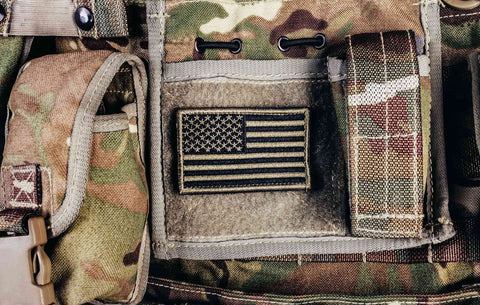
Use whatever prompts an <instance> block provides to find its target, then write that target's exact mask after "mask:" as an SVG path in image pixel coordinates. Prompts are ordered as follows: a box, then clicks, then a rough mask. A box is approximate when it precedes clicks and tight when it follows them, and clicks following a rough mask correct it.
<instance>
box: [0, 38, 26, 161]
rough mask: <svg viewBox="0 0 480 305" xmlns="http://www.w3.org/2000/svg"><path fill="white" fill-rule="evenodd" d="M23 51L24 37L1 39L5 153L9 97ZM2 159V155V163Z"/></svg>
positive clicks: (0, 126)
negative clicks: (5, 128) (5, 129)
mask: <svg viewBox="0 0 480 305" xmlns="http://www.w3.org/2000/svg"><path fill="white" fill-rule="evenodd" d="M22 49H23V38H22V37H8V38H5V37H3V38H0V151H3V145H4V144H5V132H4V127H5V119H6V117H7V103H8V97H9V95H10V90H11V88H12V86H13V82H14V80H15V75H16V73H17V71H18V68H19V62H20V56H21V54H22ZM2 158H3V156H2V155H0V161H1V159H2Z"/></svg>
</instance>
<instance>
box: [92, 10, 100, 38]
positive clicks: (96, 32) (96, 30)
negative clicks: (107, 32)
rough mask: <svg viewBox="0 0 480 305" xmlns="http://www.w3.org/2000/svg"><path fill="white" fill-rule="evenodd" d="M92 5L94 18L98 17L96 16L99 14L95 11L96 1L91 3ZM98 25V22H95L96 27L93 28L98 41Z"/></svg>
mask: <svg viewBox="0 0 480 305" xmlns="http://www.w3.org/2000/svg"><path fill="white" fill-rule="evenodd" d="M91 3H92V11H93V16H95V17H96V16H97V12H96V11H95V1H91ZM98 24H99V23H98V22H95V23H94V27H93V28H94V30H95V38H96V39H98V27H97V25H98Z"/></svg>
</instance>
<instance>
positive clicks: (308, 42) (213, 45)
mask: <svg viewBox="0 0 480 305" xmlns="http://www.w3.org/2000/svg"><path fill="white" fill-rule="evenodd" d="M326 43H327V39H326V38H325V35H323V34H317V35H315V36H314V37H313V38H301V39H288V38H287V37H285V36H282V37H280V38H279V39H278V43H277V45H278V49H279V50H280V51H282V52H287V51H288V50H290V48H291V47H297V46H312V47H314V48H316V49H319V50H320V49H323V48H324V47H325V45H326ZM242 46H243V43H242V41H241V40H240V39H238V38H235V39H233V40H232V41H230V42H223V41H205V40H203V39H202V38H197V39H195V51H197V53H199V54H204V53H205V51H206V50H207V49H227V50H229V51H230V52H231V53H232V54H238V53H240V52H241V51H242Z"/></svg>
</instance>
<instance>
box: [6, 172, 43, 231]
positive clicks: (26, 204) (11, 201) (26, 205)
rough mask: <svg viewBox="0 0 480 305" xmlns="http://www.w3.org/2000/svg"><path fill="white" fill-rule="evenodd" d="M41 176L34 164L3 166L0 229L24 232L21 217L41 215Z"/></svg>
mask: <svg viewBox="0 0 480 305" xmlns="http://www.w3.org/2000/svg"><path fill="white" fill-rule="evenodd" d="M41 179H42V176H41V169H40V166H38V165H35V164H27V165H19V166H5V167H2V168H1V171H0V181H1V187H0V231H8V232H15V233H24V228H23V227H22V225H23V218H24V217H25V216H26V215H32V214H33V215H41V206H42V202H41V201H42V187H41V185H42V180H41Z"/></svg>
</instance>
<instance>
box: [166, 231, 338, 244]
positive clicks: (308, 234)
mask: <svg viewBox="0 0 480 305" xmlns="http://www.w3.org/2000/svg"><path fill="white" fill-rule="evenodd" d="M335 233H337V232H335V231H300V232H274V233H255V234H253V233H252V234H240V235H236V234H232V235H221V236H192V237H189V238H180V237H177V236H171V238H169V239H168V241H173V242H189V241H190V242H191V241H198V240H201V239H203V240H204V241H208V240H215V241H218V240H220V239H229V238H248V237H250V238H251V237H258V238H264V237H296V236H298V235H303V236H302V237H316V236H318V237H323V236H321V235H322V234H323V235H324V234H335ZM288 235H292V236H288ZM293 235H295V236H293Z"/></svg>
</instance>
